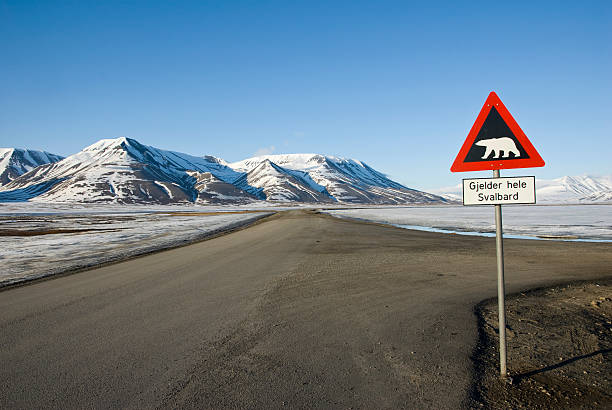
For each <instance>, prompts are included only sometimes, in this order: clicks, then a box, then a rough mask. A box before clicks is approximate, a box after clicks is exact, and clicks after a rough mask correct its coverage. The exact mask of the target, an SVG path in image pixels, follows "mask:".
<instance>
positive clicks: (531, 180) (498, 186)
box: [463, 177, 536, 205]
mask: <svg viewBox="0 0 612 410" xmlns="http://www.w3.org/2000/svg"><path fill="white" fill-rule="evenodd" d="M535 203H536V197H535V177H509V178H474V179H464V180H463V205H498V204H499V205H502V204H535Z"/></svg>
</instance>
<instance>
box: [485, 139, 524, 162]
mask: <svg viewBox="0 0 612 410" xmlns="http://www.w3.org/2000/svg"><path fill="white" fill-rule="evenodd" d="M476 145H478V146H481V147H485V148H486V151H485V153H484V155H483V156H482V159H487V157H488V156H489V155H491V152H495V155H494V156H493V158H499V154H501V152H502V151H504V155H502V158H508V157H509V156H510V153H512V154H514V158H518V157H520V156H521V153H520V151H519V150H518V148H517V147H516V144H515V143H514V141H513V140H512V138H508V137H501V138H489V139H487V140H480V141H478V142H476Z"/></svg>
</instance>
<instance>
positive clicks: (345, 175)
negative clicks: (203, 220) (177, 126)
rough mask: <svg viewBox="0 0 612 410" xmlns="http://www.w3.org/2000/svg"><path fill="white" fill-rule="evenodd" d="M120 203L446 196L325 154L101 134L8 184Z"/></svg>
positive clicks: (3, 195) (27, 196)
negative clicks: (172, 147) (228, 156)
mask: <svg viewBox="0 0 612 410" xmlns="http://www.w3.org/2000/svg"><path fill="white" fill-rule="evenodd" d="M24 200H32V201H45V202H118V203H157V204H168V203H194V202H198V203H241V202H248V201H253V200H268V201H282V202H293V201H297V202H315V203H319V202H323V203H331V202H340V203H373V204H405V203H428V202H444V199H442V198H440V197H438V196H436V195H432V194H428V193H425V192H421V191H417V190H413V189H410V188H406V187H404V186H403V185H400V184H398V183H397V182H394V181H392V180H390V179H388V178H387V177H386V176H385V175H383V174H381V173H380V172H378V171H376V170H374V169H372V168H370V167H369V166H367V165H366V164H365V163H362V162H359V161H355V160H347V159H342V158H335V157H326V156H322V155H317V154H291V155H271V156H265V157H255V158H250V159H247V160H244V161H240V162H237V163H233V164H228V163H227V162H225V161H223V160H222V159H219V158H215V157H211V156H205V157H195V156H191V155H188V154H182V153H178V152H173V151H167V150H161V149H158V148H154V147H151V146H147V145H143V144H141V143H139V142H138V141H136V140H134V139H131V138H125V137H121V138H116V139H105V140H100V141H98V142H97V143H95V144H93V145H90V146H89V147H87V148H85V149H83V150H82V151H81V152H79V153H77V154H74V155H71V156H69V157H67V158H65V159H63V160H61V161H59V162H56V163H52V164H45V165H41V166H39V167H37V168H35V169H33V170H31V171H29V172H27V173H25V174H23V175H21V176H19V177H17V178H15V179H14V180H12V181H10V182H9V183H8V184H6V185H5V186H3V187H0V201H24Z"/></svg>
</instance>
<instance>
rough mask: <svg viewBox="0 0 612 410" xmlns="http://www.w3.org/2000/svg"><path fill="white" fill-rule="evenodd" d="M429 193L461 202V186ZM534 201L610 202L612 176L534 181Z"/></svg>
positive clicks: (585, 176) (550, 202)
mask: <svg viewBox="0 0 612 410" xmlns="http://www.w3.org/2000/svg"><path fill="white" fill-rule="evenodd" d="M430 191H431V192H434V193H436V194H438V195H440V196H442V197H444V198H446V199H448V200H451V201H453V200H454V201H459V202H461V201H462V191H461V184H459V185H455V186H452V187H446V188H439V189H432V190H430ZM536 199H537V203H549V204H553V203H556V204H566V203H567V204H569V203H571V204H577V203H587V204H588V203H599V202H612V175H608V176H601V177H595V176H589V175H583V176H564V177H561V178H556V179H536Z"/></svg>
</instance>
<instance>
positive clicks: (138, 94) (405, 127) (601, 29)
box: [0, 0, 612, 189]
mask: <svg viewBox="0 0 612 410" xmlns="http://www.w3.org/2000/svg"><path fill="white" fill-rule="evenodd" d="M611 21H612V2H610V1H601V2H596V1H584V2H576V1H572V2H569V1H568V2H565V1H555V2H545V1H538V2H533V1H529V2H520V1H513V2H490V1H487V2H479V1H470V2H464V3H462V2H419V3H417V2H409V1H398V2H387V1H368V2H365V1H363V2H362V1H346V2H344V1H322V2H318V1H314V0H311V1H303V2H302V1H194V2H187V1H177V2H167V1H163V2H156V1H146V2H144V1H143V2H136V1H121V2H113V1H104V2H97V1H96V2H88V1H73V2H70V1H62V2H55V1H28V0H19V1H6V0H0V52H1V54H0V55H2V62H1V63H0V146H2V147H7V146H10V147H12V146H17V147H25V148H33V149H45V150H47V151H50V152H54V153H58V154H62V155H69V154H72V153H75V152H77V151H79V150H80V149H82V148H83V147H85V146H87V145H89V144H91V143H93V142H95V141H97V140H98V139H101V138H111V137H115V136H131V137H134V138H136V139H138V140H139V141H141V142H142V143H145V144H148V145H153V146H156V147H159V148H166V149H172V150H175V151H181V152H187V153H190V154H194V155H204V154H209V155H216V156H219V157H222V158H224V159H226V160H228V161H236V160H240V159H244V158H246V157H249V156H252V155H254V154H255V153H258V152H274V153H293V152H316V153H323V154H328V155H336V156H344V157H351V158H357V159H360V160H363V161H365V162H367V163H368V164H369V165H371V166H373V167H374V168H376V169H378V170H381V171H383V172H385V173H387V174H389V175H390V176H391V177H392V178H394V179H395V180H397V181H400V182H402V183H404V184H406V185H408V186H410V187H415V188H421V189H424V188H433V187H439V186H447V185H454V184H457V183H458V182H459V181H460V180H461V178H465V177H472V176H485V175H486V176H488V173H458V174H453V173H451V172H450V171H449V168H450V165H451V163H452V161H453V160H454V158H455V155H456V154H457V152H458V150H459V148H460V147H461V144H462V143H463V141H464V139H465V137H466V136H467V133H468V131H469V129H470V127H471V125H472V123H473V122H474V120H475V118H476V115H477V114H478V111H479V110H480V108H481V107H482V104H483V103H484V100H485V99H486V97H487V95H488V93H489V92H490V91H496V92H497V93H498V95H499V96H500V98H501V99H502V101H503V102H504V103H505V105H506V106H507V107H508V109H509V110H510V112H511V113H512V114H513V116H514V118H515V119H516V120H517V122H518V123H519V125H520V126H521V127H522V128H523V130H524V131H525V133H526V134H527V136H528V137H529V138H530V140H531V141H532V142H533V144H534V145H535V147H536V148H537V149H538V151H539V152H540V154H541V155H542V157H543V158H544V160H545V161H546V163H547V165H546V167H544V168H535V169H526V170H518V171H506V172H503V174H505V175H536V176H538V177H542V178H555V177H559V176H563V175H580V174H585V173H588V174H595V175H597V174H600V175H601V174H610V173H612V167H611V166H610V164H612V159H611V158H612V99H611V95H612V80H611V73H612V52H611V51H612V46H611V45H612V28H611V24H610V22H611Z"/></svg>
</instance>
